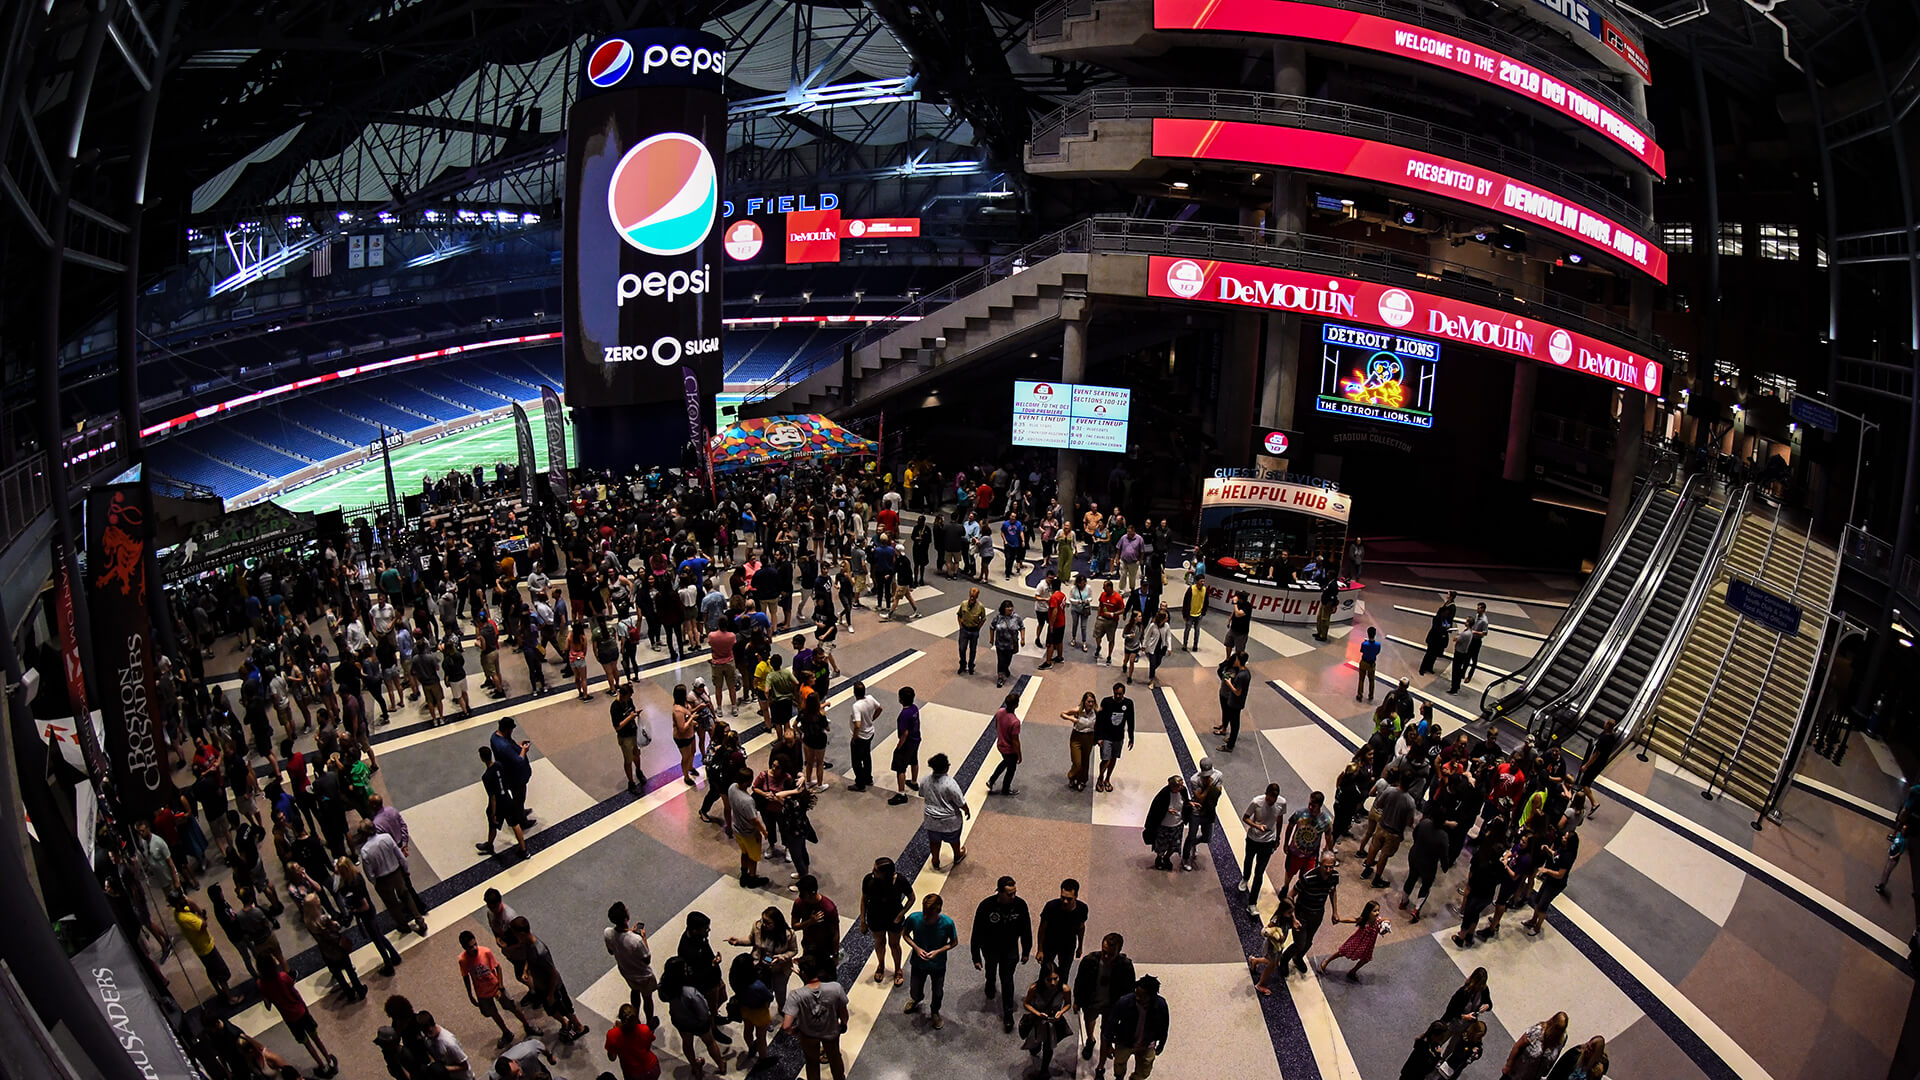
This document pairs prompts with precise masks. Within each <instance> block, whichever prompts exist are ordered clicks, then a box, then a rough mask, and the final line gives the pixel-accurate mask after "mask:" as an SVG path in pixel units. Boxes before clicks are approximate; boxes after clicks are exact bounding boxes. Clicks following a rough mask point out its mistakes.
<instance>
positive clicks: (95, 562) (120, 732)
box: [87, 483, 173, 820]
mask: <svg viewBox="0 0 1920 1080" xmlns="http://www.w3.org/2000/svg"><path fill="white" fill-rule="evenodd" d="M152 569H153V506H152V500H151V498H150V496H149V494H148V492H147V486H146V484H145V483H131V484H109V485H107V486H105V487H97V488H94V489H93V490H92V491H91V492H89V493H88V494H87V603H88V611H89V612H90V614H91V615H92V623H93V656H94V661H95V663H97V664H98V665H99V679H98V682H99V688H100V697H101V700H100V701H99V702H97V703H96V704H97V705H98V706H99V707H100V711H101V713H102V714H103V716H104V717H105V720H106V728H107V745H106V756H107V768H108V772H109V775H110V778H111V779H112V781H113V787H114V795H115V797H116V799H117V802H118V805H119V807H120V812H121V813H122V814H123V815H125V816H126V817H128V818H129V819H131V820H137V819H139V818H151V817H152V816H153V812H154V811H155V810H156V809H158V808H159V807H160V806H161V805H162V804H164V803H166V802H169V801H171V799H172V796H173V782H172V780H171V778H170V777H169V776H168V770H167V767H166V753H167V751H166V746H165V741H164V740H165V732H164V728H163V727H162V724H161V717H160V716H159V714H158V713H157V712H156V709H157V707H158V701H159V698H158V696H157V694H156V687H155V676H156V672H155V670H154V660H153V624H152V620H151V619H150V618H149V616H148V609H147V577H148V574H150V573H151V572H152Z"/></svg>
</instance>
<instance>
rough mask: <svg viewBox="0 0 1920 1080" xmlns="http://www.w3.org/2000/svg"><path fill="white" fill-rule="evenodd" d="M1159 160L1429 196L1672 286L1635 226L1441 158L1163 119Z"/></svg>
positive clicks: (1368, 142)
mask: <svg viewBox="0 0 1920 1080" xmlns="http://www.w3.org/2000/svg"><path fill="white" fill-rule="evenodd" d="M1153 156H1155V157H1161V158H1186V159H1193V160H1199V161H1233V162H1245V163H1248V164H1253V165H1273V166H1277V167H1280V168H1289V169H1304V170H1307V171H1309V172H1319V173H1329V174H1331V175H1334V176H1347V177H1352V178H1354V179H1356V180H1368V181H1372V182H1374V183H1379V184H1391V185H1394V186H1396V187H1402V188H1407V189H1410V190H1413V191H1421V192H1425V193H1427V194H1430V195H1436V196H1439V197H1441V198H1445V199H1453V200H1455V201H1457V202H1463V203H1467V204H1468V205H1471V206H1477V207H1480V208H1482V209H1485V210H1491V211H1494V212H1495V213H1499V214H1504V215H1506V216H1508V217H1510V218H1513V219H1515V220H1518V221H1522V222H1525V223H1527V224H1530V225H1537V226H1539V227H1541V228H1544V229H1547V230H1549V231H1551V232H1556V233H1559V234H1560V235H1562V236H1565V237H1567V238H1569V239H1571V240H1576V241H1579V242H1580V243H1582V244H1585V245H1587V246H1589V247H1592V248H1594V249H1595V250H1598V251H1600V252H1603V253H1605V254H1607V255H1611V256H1613V257H1615V258H1617V259H1620V260H1621V261H1622V262H1625V263H1627V264H1628V265H1629V266H1632V267H1634V268H1636V269H1639V270H1643V271H1645V272H1646V273H1647V274H1649V275H1651V276H1652V277H1653V279H1654V280H1655V281H1658V282H1660V283H1661V284H1663V285H1664V284H1666V281H1667V253H1666V252H1665V251H1662V250H1661V249H1660V247H1659V246H1658V245H1656V244H1653V243H1651V242H1649V241H1648V240H1647V238H1646V237H1644V236H1641V235H1640V234H1638V233H1636V232H1634V231H1633V230H1632V229H1629V228H1627V227H1626V226H1624V225H1621V224H1619V223H1618V222H1615V221H1613V220H1612V219H1610V218H1608V217H1606V216H1605V215H1603V214H1600V213H1598V212H1597V211H1594V210H1590V209H1588V208H1587V207H1585V206H1582V205H1580V204H1579V203H1577V202H1574V201H1573V200H1571V199H1569V198H1566V197H1564V196H1562V195H1559V194H1556V193H1553V192H1548V191H1542V190H1539V189H1538V188H1535V187H1533V186H1532V185H1530V184H1526V183H1522V182H1521V181H1518V180H1514V179H1511V178H1509V177H1507V176H1503V175H1501V174H1500V173H1497V172H1494V171H1493V170H1491V169H1484V168H1481V167H1480V166H1478V165H1472V164H1469V163H1467V162H1464V161H1457V160H1455V159H1453V158H1448V157H1442V156H1440V155H1438V154H1429V153H1426V152H1424V151H1419V150H1408V149H1406V148H1404V147H1399V146H1394V145H1393V144H1391V143H1384V142H1378V141H1376V140H1373V139H1359V138H1355V137H1353V136H1351V135H1335V134H1332V133H1329V132H1324V131H1306V130H1302V129H1300V128H1293V127H1286V126H1283V125H1279V124H1251V123H1245V122H1242V121H1222V120H1176V119H1165V118H1163V119H1156V120H1154V121H1153Z"/></svg>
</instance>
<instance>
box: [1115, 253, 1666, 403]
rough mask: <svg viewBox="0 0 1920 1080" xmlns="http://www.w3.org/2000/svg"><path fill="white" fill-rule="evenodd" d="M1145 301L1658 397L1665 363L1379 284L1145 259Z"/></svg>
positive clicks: (1273, 270) (1575, 335) (1580, 336)
mask: <svg viewBox="0 0 1920 1080" xmlns="http://www.w3.org/2000/svg"><path fill="white" fill-rule="evenodd" d="M1147 295H1149V296H1154V297H1160V298H1163V299H1168V300H1192V301H1197V302H1202V303H1211V304H1232V305H1235V306H1238V307H1253V308H1261V309H1265V310H1271V311H1292V312H1297V313H1299V314H1302V315H1311V316H1315V317H1321V318H1330V319H1338V320H1341V321H1344V322H1350V323H1351V322H1357V323H1363V324H1366V325H1369V326H1378V327H1384V328H1386V329H1388V330H1404V331H1406V332H1407V333H1418V334H1422V335H1425V336H1427V337H1432V338H1440V339H1443V340H1446V341H1457V342H1460V343H1461V344H1464V345H1472V346H1476V347H1478V348H1482V349H1489V350H1491V351H1493V352H1498V353H1504V354H1506V355H1508V356H1512V357H1516V358H1519V359H1525V360H1533V361H1537V362H1539V363H1543V364H1551V365H1553V366H1554V367H1558V368H1565V369H1567V370H1569V371H1577V372H1580V373H1581V374H1583V375H1591V376H1593V377H1594V378H1597V379H1604V380H1606V381H1607V382H1610V383H1614V384H1617V385H1619V386H1626V387H1631V388H1633V389H1635V390H1641V391H1644V392H1646V393H1649V394H1657V393H1659V391H1660V385H1661V383H1660V380H1661V375H1662V372H1661V367H1660V363H1659V362H1658V361H1655V360H1650V359H1648V358H1647V357H1644V356H1641V355H1639V354H1637V353H1634V352H1632V351H1630V350H1627V349H1622V348H1619V347H1618V346H1615V345H1611V344H1608V343H1607V342H1604V341H1600V340H1599V339H1597V338H1592V337H1588V336H1587V335H1585V334H1578V333H1575V332H1573V331H1571V330H1567V329H1565V328H1563V327H1558V326H1554V325H1553V324H1552V323H1547V322H1542V321H1540V320H1538V319H1530V318H1525V317H1522V316H1518V315H1514V314H1512V313H1510V312H1506V311H1500V310H1497V309H1495V308H1489V307H1482V306H1481V305H1479V304H1471V303H1467V302H1465V301H1462V300H1451V299H1448V298H1446V297H1442V296H1434V295H1432V294H1430V293H1424V292H1417V291H1414V290H1411V289H1402V288H1398V287H1395V286H1391V285H1381V284H1378V283H1376V282H1370V281H1359V280H1356V279H1353V278H1340V277H1328V276H1326V275H1324V274H1308V273H1304V272H1301V271H1297V270H1281V269H1276V268H1274V267H1268V266H1252V265H1248V264H1245V263H1231V262H1218V261H1210V260H1209V261H1202V260H1197V259H1179V258H1173V257H1170V256H1165V255H1153V256H1149V257H1148V260H1147Z"/></svg>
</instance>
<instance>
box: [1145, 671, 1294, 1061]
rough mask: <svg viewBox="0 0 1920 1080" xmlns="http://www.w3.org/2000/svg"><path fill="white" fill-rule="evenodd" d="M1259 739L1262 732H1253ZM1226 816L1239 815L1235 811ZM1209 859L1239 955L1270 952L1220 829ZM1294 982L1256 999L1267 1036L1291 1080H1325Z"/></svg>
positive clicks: (1158, 696)
mask: <svg viewBox="0 0 1920 1080" xmlns="http://www.w3.org/2000/svg"><path fill="white" fill-rule="evenodd" d="M1152 694H1153V701H1154V704H1155V705H1157V706H1159V708H1160V722H1161V723H1162V724H1164V725H1165V726H1166V729H1167V738H1168V739H1169V740H1170V741H1171V742H1172V743H1173V756H1174V758H1175V760H1177V761H1179V763H1180V775H1182V776H1192V775H1193V774H1194V773H1196V772H1198V771H1199V768H1198V767H1197V766H1196V764H1195V763H1194V760H1193V754H1192V752H1191V751H1189V749H1188V747H1187V740H1186V737H1185V736H1184V735H1183V734H1181V731H1180V726H1179V723H1178V722H1177V721H1175V720H1174V718H1173V709H1172V707H1170V706H1169V705H1168V704H1167V692H1166V691H1165V690H1154V691H1152ZM1251 734H1252V736H1253V737H1254V738H1259V737H1260V734H1259V732H1252V733H1251ZM1226 812H1227V813H1229V814H1231V813H1234V812H1235V811H1234V808H1233V807H1232V806H1228V807H1226ZM1207 854H1208V855H1209V856H1210V857H1211V858H1212V859H1213V868H1214V870H1215V871H1216V872H1217V873H1218V874H1219V875H1220V892H1221V893H1222V894H1223V896H1224V897H1225V899H1226V903H1227V915H1228V917H1229V918H1231V919H1232V920H1233V929H1234V932H1235V933H1236V934H1238V935H1239V937H1240V951H1241V952H1242V953H1244V954H1245V955H1247V956H1259V955H1260V954H1262V953H1264V952H1266V949H1267V945H1266V939H1265V937H1263V936H1262V934H1261V925H1260V920H1259V918H1258V917H1257V916H1256V915H1254V914H1253V913H1251V912H1249V911H1248V910H1247V905H1246V903H1245V902H1244V901H1243V900H1242V899H1241V897H1242V896H1243V895H1244V893H1245V891H1246V880H1245V879H1244V878H1242V877H1241V876H1240V863H1239V862H1238V860H1237V857H1236V855H1235V852H1234V850H1233V846H1232V845H1231V844H1229V843H1228V842H1227V833H1226V830H1225V829H1222V828H1221V827H1220V826H1219V825H1218V824H1215V825H1214V827H1213V833H1212V835H1210V836H1208V838H1207ZM1288 982H1289V980H1287V979H1284V978H1283V979H1281V980H1280V985H1281V992H1280V993H1277V994H1273V995H1271V996H1268V997H1259V996H1258V995H1255V998H1256V1000H1258V1001H1259V1003H1260V1015H1261V1018H1262V1019H1264V1020H1265V1021H1266V1024H1267V1037H1268V1038H1269V1039H1271V1040H1272V1041H1273V1056H1274V1059H1275V1060H1276V1061H1278V1062H1279V1063H1280V1075H1282V1076H1285V1077H1287V1078H1288V1080H1320V1075H1321V1074H1320V1063H1319V1062H1317V1061H1315V1060H1314V1057H1313V1047H1312V1044H1310V1043H1309V1042H1308V1041H1307V1028H1306V1024H1305V1023H1303V1022H1302V1021H1301V1019H1300V1009H1299V1007H1298V1006H1296V1005H1295V1004H1294V1003H1293V991H1292V989H1291V987H1289V986H1288Z"/></svg>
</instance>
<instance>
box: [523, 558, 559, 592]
mask: <svg viewBox="0 0 1920 1080" xmlns="http://www.w3.org/2000/svg"><path fill="white" fill-rule="evenodd" d="M552 583H553V579H552V578H549V577H548V576H547V572H546V571H545V570H542V569H540V566H539V564H537V563H536V564H535V565H534V568H533V570H532V571H531V572H529V573H528V574H527V591H529V592H536V593H543V592H546V591H547V586H548V585H550V584H552Z"/></svg>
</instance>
